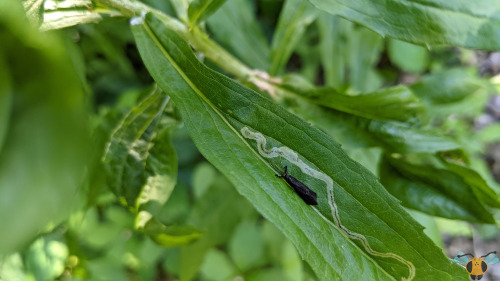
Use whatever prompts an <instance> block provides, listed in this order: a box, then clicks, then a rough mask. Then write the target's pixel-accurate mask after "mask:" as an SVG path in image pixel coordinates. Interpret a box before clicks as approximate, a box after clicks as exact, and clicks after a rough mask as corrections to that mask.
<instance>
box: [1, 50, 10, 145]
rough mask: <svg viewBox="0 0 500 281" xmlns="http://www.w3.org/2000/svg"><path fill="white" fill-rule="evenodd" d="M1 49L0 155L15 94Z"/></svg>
mask: <svg viewBox="0 0 500 281" xmlns="http://www.w3.org/2000/svg"><path fill="white" fill-rule="evenodd" d="M2 51H3V50H2V49H1V48H0V153H1V152H2V150H3V142H4V140H5V139H6V137H7V132H8V129H9V119H10V114H11V112H10V111H11V108H12V99H13V93H12V89H11V83H12V82H11V81H10V80H11V79H10V77H9V75H8V71H7V70H8V68H7V65H6V63H5V58H4V57H3V55H4V54H3V52H2Z"/></svg>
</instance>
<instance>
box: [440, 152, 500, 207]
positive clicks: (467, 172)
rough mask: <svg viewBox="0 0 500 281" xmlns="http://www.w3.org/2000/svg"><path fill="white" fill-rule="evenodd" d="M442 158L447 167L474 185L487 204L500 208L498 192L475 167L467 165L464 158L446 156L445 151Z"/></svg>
mask: <svg viewBox="0 0 500 281" xmlns="http://www.w3.org/2000/svg"><path fill="white" fill-rule="evenodd" d="M441 159H442V160H443V163H444V165H445V167H446V168H448V169H449V170H451V171H453V172H454V173H455V174H456V175H458V176H460V177H461V178H462V180H463V181H464V182H465V183H467V184H468V185H470V186H471V187H472V190H473V191H474V193H475V194H476V196H477V197H478V198H479V199H480V200H481V201H482V202H483V203H484V204H486V205H487V206H490V207H493V208H500V198H499V197H498V194H497V193H496V192H495V191H494V190H493V189H491V187H490V186H489V185H488V184H487V183H486V181H485V180H484V179H483V177H481V175H480V174H479V173H478V172H476V171H475V170H474V169H472V168H471V167H469V166H468V165H466V164H465V163H464V162H463V160H461V159H460V160H454V159H451V158H448V157H446V156H445V155H444V154H443V153H442V154H441Z"/></svg>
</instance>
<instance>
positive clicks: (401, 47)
mask: <svg viewBox="0 0 500 281" xmlns="http://www.w3.org/2000/svg"><path fill="white" fill-rule="evenodd" d="M387 51H388V55H389V59H390V60H391V62H392V63H393V64H394V65H396V66H397V67H399V68H400V69H401V70H403V71H406V72H409V73H422V72H424V71H425V70H426V68H427V66H428V64H429V52H428V51H427V50H426V49H425V48H423V47H421V46H417V45H413V44H410V43H407V42H404V41H399V40H395V39H391V40H389V45H388V47H387Z"/></svg>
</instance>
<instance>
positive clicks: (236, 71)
mask: <svg viewBox="0 0 500 281" xmlns="http://www.w3.org/2000/svg"><path fill="white" fill-rule="evenodd" d="M94 1H95V2H97V3H100V4H102V5H104V6H106V7H109V8H113V9H116V10H118V11H120V13H121V14H122V15H123V16H126V17H134V16H139V15H141V13H143V12H151V13H154V14H155V15H156V16H157V17H158V18H160V19H161V20H162V22H163V23H164V24H165V25H166V26H167V27H168V28H169V29H171V30H173V31H175V32H176V33H177V34H178V35H179V36H181V37H182V38H184V39H185V40H186V41H188V42H189V43H190V44H191V45H192V46H193V47H194V48H195V49H196V50H198V51H200V52H202V53H203V54H204V55H205V57H206V58H208V59H209V60H211V61H213V62H214V63H215V64H217V65H218V66H220V67H221V68H222V69H224V70H225V71H227V72H228V73H230V74H232V75H234V76H235V77H236V78H238V79H240V80H250V78H251V77H253V76H254V74H253V70H252V69H250V68H249V67H248V66H246V65H245V64H243V63H242V62H240V61H239V60H238V59H236V58H235V57H234V56H232V55H231V54H230V53H228V52H227V51H226V50H225V49H223V48H222V47H220V46H219V45H218V44H217V43H215V42H214V41H213V40H211V39H210V38H209V36H208V34H206V33H204V32H202V31H201V30H200V29H199V28H198V27H196V26H194V27H192V28H188V26H186V25H185V24H184V23H182V22H181V21H179V20H177V19H175V18H173V17H171V16H169V15H166V14H164V13H163V12H161V11H158V10H156V9H154V8H152V7H150V6H148V5H146V4H143V3H141V2H136V1H132V0H94Z"/></svg>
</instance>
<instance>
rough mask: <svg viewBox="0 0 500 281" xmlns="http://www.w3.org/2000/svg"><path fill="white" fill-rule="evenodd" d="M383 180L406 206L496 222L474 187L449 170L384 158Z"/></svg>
mask: <svg viewBox="0 0 500 281" xmlns="http://www.w3.org/2000/svg"><path fill="white" fill-rule="evenodd" d="M380 181H381V183H382V184H384V186H385V187H386V189H387V190H388V191H389V192H390V193H391V194H392V195H394V197H396V198H398V199H399V200H401V202H402V204H403V205H404V206H405V207H408V208H411V209H415V210H418V211H421V212H424V213H427V214H430V215H433V216H439V217H445V218H449V219H459V220H466V221H471V222H478V223H494V222H495V220H494V219H493V216H492V215H491V213H490V212H489V211H488V210H486V209H485V207H484V206H483V204H482V203H481V201H479V199H478V198H477V196H476V195H475V194H474V191H473V189H472V188H471V186H470V185H468V184H467V183H466V182H464V181H463V179H462V178H461V177H460V176H459V175H457V174H455V173H453V172H451V171H449V170H446V169H442V168H436V167H433V166H432V165H430V164H429V163H421V164H415V163H411V162H407V161H405V160H404V159H396V158H392V157H384V160H383V161H382V162H381V164H380ZM497 198H498V196H497Z"/></svg>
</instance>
